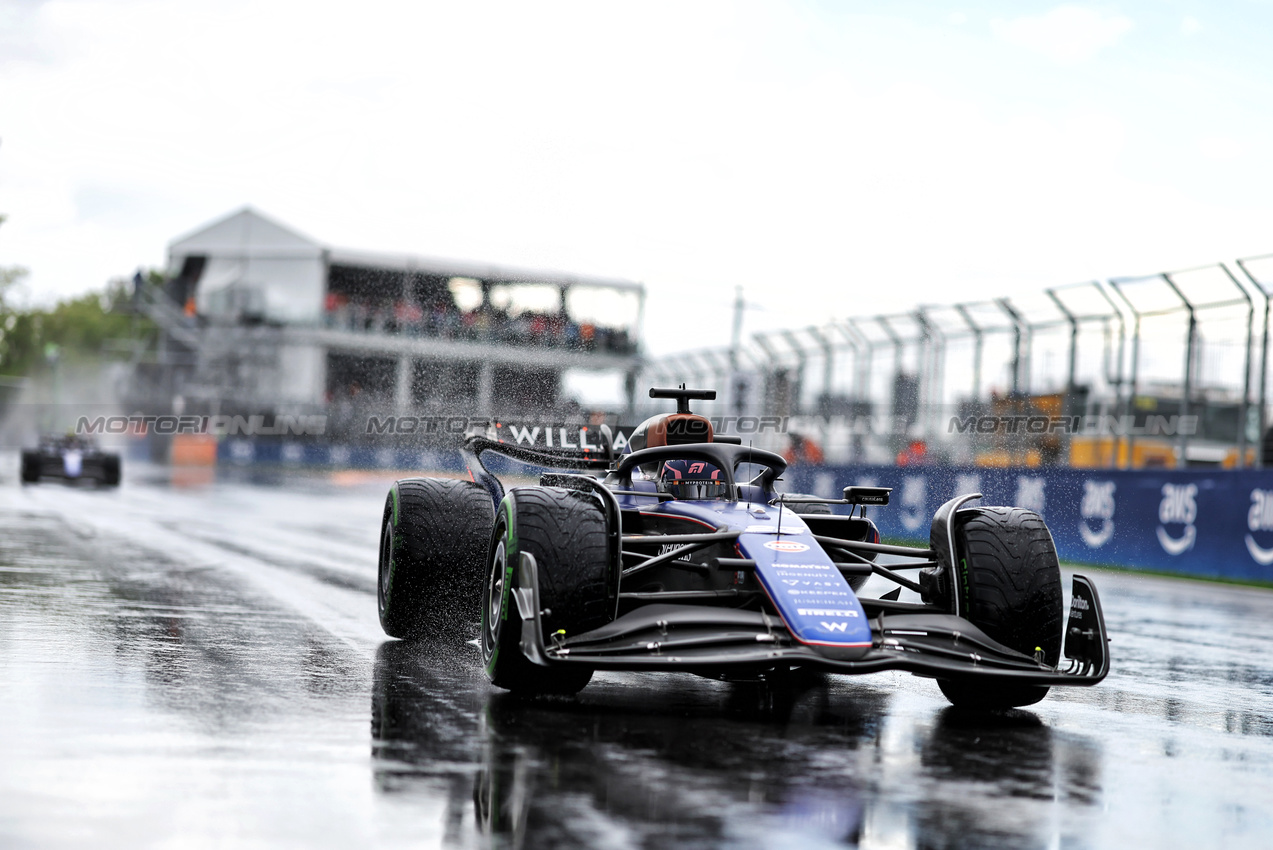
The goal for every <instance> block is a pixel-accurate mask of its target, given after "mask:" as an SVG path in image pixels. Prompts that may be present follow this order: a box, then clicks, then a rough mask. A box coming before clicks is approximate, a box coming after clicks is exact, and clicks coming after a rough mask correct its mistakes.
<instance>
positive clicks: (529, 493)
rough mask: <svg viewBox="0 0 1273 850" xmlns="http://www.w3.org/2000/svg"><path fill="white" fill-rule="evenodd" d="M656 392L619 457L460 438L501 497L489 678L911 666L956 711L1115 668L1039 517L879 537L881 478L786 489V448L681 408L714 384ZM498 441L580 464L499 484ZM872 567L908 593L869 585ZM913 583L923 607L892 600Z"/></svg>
mask: <svg viewBox="0 0 1273 850" xmlns="http://www.w3.org/2000/svg"><path fill="white" fill-rule="evenodd" d="M650 395H651V396H652V397H655V398H659V397H662V398H674V399H676V401H677V405H678V410H677V412H676V413H671V414H663V415H661V416H656V417H653V418H652V419H650V420H647V421H646V422H645V423H643V424H642V425H641V426H640V427H639V428H638V429H637V431H636V432H634V434H633V438H632V440H631V443H632V450H631V451H630V452H629V453H627V454H623V455H617V454H615V453H614V452H613V450H612V448H611V444H610V442H609V440H608V439H605V440H603V445H602V449H601V450H600V451H598V452H595V453H587V454H584V453H577V452H576V453H569V454H568V453H565V452H560V451H558V452H547V451H542V450H535V449H528V448H524V447H517V446H511V445H508V444H505V443H501V442H497V441H494V440H491V439H488V438H485V437H471V438H469V440H468V441H467V442H466V446H465V455H466V458H467V460H468V465H469V471H470V475H471V477H472V480H473V482H474V483H473V484H471V485H467V486H471V487H474V488H477V487H480V488H482V490H483V491H484V492H485V493H486V495H487V496H488V497H489V499H490V500H491V503H492V504H493V505H494V506H495V511H494V514H495V517H496V522H495V527H494V529H493V534H492V538H491V539H492V543H491V546H490V549H489V550H488V554H487V564H488V567H487V570H486V576H485V580H484V586H483V591H482V603H481V605H480V606H476V607H478V608H479V609H480V618H481V622H482V630H483V638H482V645H483V656H484V657H483V662H484V666H485V667H486V668H487V672H488V673H490V674H491V676H492V679H493V680H494V682H495V684H497V685H500V686H502V687H507V688H510V689H513V690H524V691H536V690H542V691H557V692H561V691H566V692H571V691H574V690H578V689H579V688H581V687H583V686H584V685H585V684H586V683H587V681H588V678H589V677H590V676H591V674H592V671H594V670H681V671H686V672H693V673H697V674H700V675H706V676H711V677H716V678H731V677H735V678H756V677H769V676H773V675H778V674H781V673H784V672H786V671H789V670H791V669H793V668H811V669H818V670H823V671H827V672H837V673H869V672H877V671H882V670H906V671H909V672H911V673H914V674H916V675H919V676H926V677H930V678H934V679H936V680H938V683H939V684H940V685H941V688H942V691H943V692H944V693H946V695H947V696H948V697H949V698H950V699H951V700H952V701H953V702H955V703H957V704H965V705H974V706H983V707H1007V706H1013V705H1025V704H1029V703H1032V702H1035V701H1037V700H1038V699H1040V698H1042V696H1043V695H1044V694H1046V692H1047V689H1048V688H1049V687H1051V686H1056V685H1093V684H1096V683H1097V682H1100V681H1101V680H1102V679H1103V678H1104V677H1105V675H1106V673H1107V672H1108V670H1109V657H1108V651H1107V638H1106V636H1105V625H1104V621H1103V618H1102V616H1101V612H1100V603H1099V599H1098V597H1097V594H1096V591H1095V588H1094V587H1093V586H1092V584H1091V582H1089V581H1088V580H1087V579H1085V578H1083V577H1082V576H1075V577H1074V582H1073V591H1072V598H1073V600H1074V601H1073V606H1072V609H1071V614H1070V617H1069V620H1068V622H1067V623H1066V624H1065V628H1064V629H1062V623H1061V616H1062V611H1061V603H1062V599H1061V590H1060V574H1059V568H1058V565H1057V563H1056V555H1055V548H1054V547H1052V546H1051V537H1050V535H1049V534H1048V533H1047V530H1046V526H1044V525H1043V524H1042V520H1041V518H1039V517H1038V516H1037V514H1033V513H1031V512H1028V511H1023V510H1020V509H1007V508H964V507H962V506H963V505H964V504H965V503H966V502H967V501H968V500H969V499H971V498H976V497H975V496H964V497H960V498H957V499H954V500H952V501H951V502H948V503H947V504H946V505H944V506H943V507H942V508H941V509H940V510H939V511H938V513H937V514H936V515H935V516H934V521H933V529H932V544H931V545H930V547H929V548H918V547H903V546H893V545H888V544H885V543H881V542H880V537H879V533H878V531H877V529H876V527H875V525H874V523H872V522H871V521H870V519H869V518H867V517H866V516H865V515H864V514H865V510H864V508H865V506H867V505H880V506H883V505H887V503H888V491H887V490H886V489H883V488H868V487H846V488H845V490H844V494H843V498H840V499H818V498H814V497H808V496H795V495H789V494H787V495H784V494H781V493H779V492H778V490H777V489H776V483H777V482H778V480H779V478H780V476H781V475H782V473H783V472H784V470H785V468H786V462H785V461H784V459H783V458H782V457H781V456H779V455H777V454H774V453H772V452H768V451H763V450H760V449H754V448H752V447H750V446H743V445H741V444H740V443H739V441H738V440H737V438H732V439H731V438H727V437H721V436H718V435H715V434H713V433H712V428H711V424H710V422H709V420H707V419H706V418H704V417H700V416H696V415H695V414H693V413H692V412H690V410H689V401H690V400H692V399H696V398H712V397H714V395H715V393H714V392H713V391H710V390H688V389H685V388H684V387H681V388H679V389H653V390H651V391H650ZM487 452H496V453H498V454H501V455H505V456H508V457H511V458H513V459H514V460H518V461H521V462H523V463H527V464H532V465H538V466H542V467H546V468H549V469H553V468H555V469H556V470H570V471H549V472H546V473H544V474H543V476H542V478H541V480H540V484H539V486H537V487H514V488H511V489H510V490H508V491H507V492H506V491H505V489H504V487H503V485H502V484H501V482H500V481H499V480H498V479H497V478H496V477H495V476H494V475H493V474H491V473H490V472H489V471H488V470H487V469H486V467H485V466H484V465H483V463H482V455H483V454H485V453H487ZM689 484H692V485H694V486H693V487H690V488H688V489H687V486H686V485H689ZM833 505H844V506H847V507H848V512H847V513H844V514H835V513H832V512H831V506H833ZM987 534H1000V535H1004V536H1006V537H1010V538H1012V539H1011V540H1007V541H1006V543H1007V544H1010V545H1006V546H1004V547H999V548H1000V549H1002V550H1003V551H1017V552H1028V553H1029V554H1026V555H1020V556H1013V557H1014V558H1016V560H1011V559H1009V560H1007V561H1004V562H1003V563H999V562H998V561H996V560H995V559H994V558H992V557H989V556H987V555H984V554H982V553H983V550H985V547H984V546H981V545H980V543H981V542H984V540H985V539H986V535H987ZM1018 543H1020V544H1021V545H1018ZM992 548H994V547H992ZM885 560H887V561H888V563H884V561H885ZM1000 560H1003V559H1002V558H1000ZM908 574H910V575H908ZM871 576H882V577H883V578H885V579H888V580H889V581H891V582H893V583H895V584H897V585H898V586H899V589H898V590H895V591H893V592H891V593H887V594H884V595H883V596H881V597H876V598H869V597H864V596H862V595H860V593H859V592H860V591H861V590H862V588H863V585H864V584H865V583H866V581H867V579H868V578H870V577H871ZM911 576H913V577H911ZM995 582H1004V583H1005V585H1004V586H1007V585H1008V584H1011V585H1013V586H1017V585H1020V586H1022V587H1027V590H1026V591H1023V592H1022V594H1021V595H1020V597H1019V598H1016V599H1015V601H1014V600H1013V599H1011V598H1010V602H1011V603H1012V604H1011V605H1009V606H1008V607H1009V608H1010V609H1011V610H1000V609H1002V608H1003V606H1002V605H1000V606H999V608H995V607H994V606H990V605H988V604H987V599H989V598H991V597H992V596H993V597H994V598H995V599H999V598H1000V596H1002V594H1001V593H1000V591H1001V589H1002V588H1000V587H998V586H992V585H994V584H995ZM580 587H586V588H587V590H586V591H578V590H577V588H580ZM902 587H905V588H907V589H910V590H913V591H916V592H917V593H919V594H920V598H921V600H922V601H920V602H903V601H899V598H898V597H899V592H900V588H902ZM983 589H984V590H985V592H982V591H983ZM1013 606H1015V607H1013ZM383 619H384V612H383V611H382V620H383ZM1062 642H1064V656H1065V658H1066V659H1068V664H1063V663H1062Z"/></svg>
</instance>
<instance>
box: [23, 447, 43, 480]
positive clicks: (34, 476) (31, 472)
mask: <svg viewBox="0 0 1273 850" xmlns="http://www.w3.org/2000/svg"><path fill="white" fill-rule="evenodd" d="M39 480H40V456H39V455H38V454H36V453H35V452H23V453H22V483H23V484H34V483H35V482H37V481H39Z"/></svg>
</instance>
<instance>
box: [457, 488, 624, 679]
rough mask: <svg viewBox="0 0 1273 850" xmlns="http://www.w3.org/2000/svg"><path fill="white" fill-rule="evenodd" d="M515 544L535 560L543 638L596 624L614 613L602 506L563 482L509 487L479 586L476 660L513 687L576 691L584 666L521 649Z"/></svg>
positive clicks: (518, 554) (585, 672)
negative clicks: (552, 663) (545, 660)
mask: <svg viewBox="0 0 1273 850" xmlns="http://www.w3.org/2000/svg"><path fill="white" fill-rule="evenodd" d="M523 552H526V553H529V554H530V555H532V556H533V557H534V558H535V564H536V566H537V568H538V575H539V604H540V609H541V611H542V615H541V617H542V625H543V628H544V642H545V644H551V641H552V639H553V637H554V636H557V635H576V634H580V633H582V632H586V631H590V630H592V629H595V628H598V627H600V626H603V625H605V624H606V623H608V622H610V621H611V620H612V619H613V618H614V602H613V597H612V595H611V594H610V593H609V592H608V591H609V583H610V581H611V573H612V571H611V563H612V559H611V558H610V554H609V541H608V538H607V535H606V517H605V512H604V511H603V510H602V507H601V505H600V504H599V503H598V502H597V501H596V500H595V499H594V498H592V497H591V496H588V495H586V494H583V493H578V492H575V491H571V490H564V489H559V488H553V487H520V488H516V489H513V490H510V491H509V492H508V495H506V496H505V497H504V501H503V503H501V505H500V509H499V512H498V515H497V516H496V518H495V531H494V534H493V535H492V538H491V547H490V554H489V556H488V566H487V572H486V583H485V585H484V588H483V591H482V598H483V603H484V604H483V606H482V664H483V666H484V668H485V670H486V674H487V675H488V676H489V677H490V679H491V683H492V684H494V685H495V686H496V687H500V688H504V689H506V690H510V691H514V692H520V693H529V694H537V693H553V694H573V693H577V692H578V691H580V690H582V689H583V687H584V686H585V685H587V684H588V681H589V680H590V679H591V678H592V670H591V669H590V668H586V667H584V668H578V667H573V666H566V667H541V666H539V665H536V664H534V663H532V662H531V661H530V660H529V659H527V658H526V656H525V655H524V654H523V653H522V650H521V636H522V620H521V617H520V615H519V612H518V608H517V603H516V600H515V599H513V597H512V591H513V590H514V589H516V588H517V587H518V584H519V581H520V570H519V569H518V567H519V565H520V563H521V553H523Z"/></svg>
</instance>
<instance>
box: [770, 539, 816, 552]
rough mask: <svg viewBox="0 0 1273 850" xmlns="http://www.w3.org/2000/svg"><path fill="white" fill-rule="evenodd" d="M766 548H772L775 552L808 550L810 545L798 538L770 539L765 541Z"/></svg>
mask: <svg viewBox="0 0 1273 850" xmlns="http://www.w3.org/2000/svg"><path fill="white" fill-rule="evenodd" d="M765 548H766V549H772V550H773V551H775V552H808V551H809V547H808V546H806V545H805V544H804V543H801V542H800V541H798V540H768V541H766V542H765Z"/></svg>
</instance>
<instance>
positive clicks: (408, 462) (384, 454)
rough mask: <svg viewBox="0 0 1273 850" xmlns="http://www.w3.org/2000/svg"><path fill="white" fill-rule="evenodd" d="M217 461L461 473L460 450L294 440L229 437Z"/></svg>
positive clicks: (219, 451)
mask: <svg viewBox="0 0 1273 850" xmlns="http://www.w3.org/2000/svg"><path fill="white" fill-rule="evenodd" d="M217 463H218V464H224V465H227V466H251V465H257V464H259V465H262V466H282V467H297V468H304V467H316V466H317V467H334V468H338V469H402V470H408V469H409V470H421V471H432V472H459V471H461V470H463V469H464V461H463V460H462V459H461V457H460V453H459V451H458V450H451V449H410V448H394V447H379V448H373V447H369V446H346V445H340V444H333V445H329V444H325V443H299V442H297V443H291V442H285V441H279V440H261V439H227V440H222V441H221V442H220V443H218V444H217Z"/></svg>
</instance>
